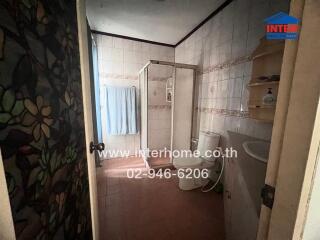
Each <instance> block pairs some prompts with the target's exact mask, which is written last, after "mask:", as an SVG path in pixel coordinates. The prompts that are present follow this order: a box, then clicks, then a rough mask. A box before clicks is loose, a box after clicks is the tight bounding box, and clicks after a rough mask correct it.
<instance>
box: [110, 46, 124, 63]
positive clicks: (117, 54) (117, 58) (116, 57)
mask: <svg viewBox="0 0 320 240" xmlns="http://www.w3.org/2000/svg"><path fill="white" fill-rule="evenodd" d="M111 61H113V62H123V49H117V48H114V49H112V53H111Z"/></svg>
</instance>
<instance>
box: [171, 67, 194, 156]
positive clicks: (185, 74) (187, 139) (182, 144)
mask: <svg viewBox="0 0 320 240" xmlns="http://www.w3.org/2000/svg"><path fill="white" fill-rule="evenodd" d="M193 74H194V70H192V69H182V68H176V75H175V81H174V94H173V101H174V106H173V109H172V111H173V114H172V117H173V118H172V122H173V132H172V134H173V135H172V149H173V150H189V149H190V145H191V128H192V111H193V110H192V109H193V85H194V75H193Z"/></svg>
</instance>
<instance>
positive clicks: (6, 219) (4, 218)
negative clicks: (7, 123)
mask: <svg viewBox="0 0 320 240" xmlns="http://www.w3.org/2000/svg"><path fill="white" fill-rule="evenodd" d="M0 195H1V211H0V226H1V229H0V239H12V240H14V239H16V234H15V230H14V223H13V218H12V212H11V206H10V198H9V192H8V187H7V181H6V177H5V171H4V166H3V159H2V154H1V149H0Z"/></svg>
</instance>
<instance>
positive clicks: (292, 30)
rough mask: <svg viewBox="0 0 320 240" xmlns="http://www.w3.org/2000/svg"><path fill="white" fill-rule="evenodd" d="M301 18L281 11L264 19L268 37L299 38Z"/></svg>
mask: <svg viewBox="0 0 320 240" xmlns="http://www.w3.org/2000/svg"><path fill="white" fill-rule="evenodd" d="M299 21H300V20H299V19H297V18H295V17H292V16H289V15H288V14H285V13H283V12H279V13H277V14H275V15H273V16H271V17H268V18H266V19H265V20H264V22H265V23H266V24H267V26H266V32H267V34H266V37H267V39H291V40H293V39H297V38H298V23H299Z"/></svg>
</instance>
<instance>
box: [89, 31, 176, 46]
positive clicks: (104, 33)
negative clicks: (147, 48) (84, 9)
mask: <svg viewBox="0 0 320 240" xmlns="http://www.w3.org/2000/svg"><path fill="white" fill-rule="evenodd" d="M91 32H92V33H95V34H100V35H105V36H110V37H117V38H123V39H127V40H133V41H137V42H144V43H150V44H155V45H160V46H165V47H172V48H174V47H175V45H173V44H168V43H162V42H155V41H150V40H146V39H141V38H134V37H129V36H124V35H118V34H114V33H108V32H102V31H97V30H91Z"/></svg>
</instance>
